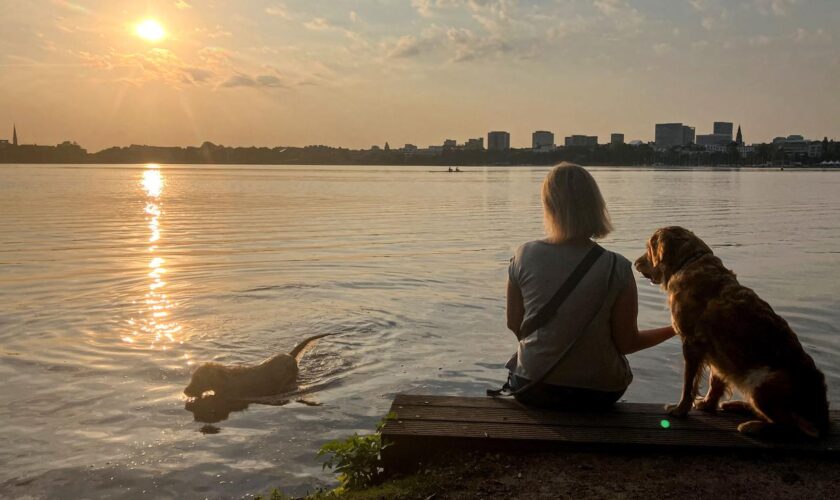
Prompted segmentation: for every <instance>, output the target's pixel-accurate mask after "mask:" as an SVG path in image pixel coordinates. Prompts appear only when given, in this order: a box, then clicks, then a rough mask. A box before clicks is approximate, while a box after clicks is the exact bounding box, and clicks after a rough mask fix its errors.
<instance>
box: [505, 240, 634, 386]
mask: <svg viewBox="0 0 840 500" xmlns="http://www.w3.org/2000/svg"><path fill="white" fill-rule="evenodd" d="M591 246H592V244H591V243H587V244H570V243H565V244H554V243H549V242H546V241H544V240H536V241H531V242H528V243H525V244H524V245H522V246H520V247H519V248H518V249H517V251H516V253H515V254H514V257H513V258H512V259H511V263H510V267H509V277H510V280H511V282H512V283H514V284H515V285H517V287H518V288H519V290H520V291H521V294H522V302H523V305H524V312H525V315H524V318H525V319H526V320H527V319H528V318H531V317H533V316H534V315H536V314H537V312H538V311H539V310H540V309H541V308H542V307H543V306H544V305H545V304H546V303H547V302H548V301H549V300H550V299H551V298H552V296H553V295H554V294H555V292H556V291H557V289H558V288H559V287H560V285H561V284H562V283H563V282H564V281H565V280H566V279H567V278H568V277H569V275H570V274H571V273H572V271H573V270H574V268H575V267H576V266H577V264H578V263H579V262H580V261H581V260H582V259H583V257H584V256H585V255H586V253H587V252H588V251H589V249H590V248H591ZM610 273H612V278H610ZM629 280H633V274H632V271H631V268H630V262H629V261H628V260H627V259H625V258H624V257H622V256H621V255H618V254H615V253H613V252H604V253H603V254H602V255H601V257H600V258H599V259H598V260H597V261H596V262H595V264H594V265H593V266H592V268H591V269H590V270H589V271H588V272H587V273H586V275H585V276H584V277H583V279H581V281H580V283H579V284H578V285H577V287H576V288H575V289H574V291H572V293H571V294H570V295H569V297H568V298H567V299H566V301H565V302H564V303H563V304H562V305H561V306H560V308H559V309H558V310H557V311H556V313H555V314H554V316H553V317H552V319H551V320H550V321H549V322H548V323H547V324H545V325H544V326H542V327H541V328H538V329H537V330H536V331H535V332H534V333H532V334H531V335H529V336H528V337H527V338H526V339H524V340H522V341H521V342H520V343H519V347H518V351H517V366H516V367H515V368H514V370H513V371H514V374H515V375H517V376H519V377H522V378H525V379H529V380H537V379H540V378H541V377H542V376H543V375H544V374H545V373H546V371H547V370H549V369H551V367H552V366H554V365H555V364H556V363H557V362H558V360H559V364H557V366H556V367H555V368H554V369H553V370H552V371H551V373H550V374H548V376H547V377H546V378H545V379H544V380H543V382H544V383H547V384H552V385H560V386H565V387H574V388H581V389H594V390H599V391H623V390H624V389H625V388H626V387H627V386H628V385H629V384H630V381H631V380H632V374H631V372H630V367H629V365H628V363H627V360H626V358H625V357H624V356H623V355H621V354H620V353H619V352H618V349H617V348H616V346H615V343H614V342H613V339H612V335H611V329H610V317H611V310H612V305H613V303H614V302H615V300H616V297H617V296H618V294H619V293H620V292H621V290H622V289H623V288H624V287H626V286H627V283H628V281H629ZM567 351H568V352H567Z"/></svg>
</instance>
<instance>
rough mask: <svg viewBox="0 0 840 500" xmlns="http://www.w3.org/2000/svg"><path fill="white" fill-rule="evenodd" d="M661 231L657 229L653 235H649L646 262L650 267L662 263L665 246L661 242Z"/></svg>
mask: <svg viewBox="0 0 840 500" xmlns="http://www.w3.org/2000/svg"><path fill="white" fill-rule="evenodd" d="M662 234H663V230H662V229H657V230H656V232H655V233H653V235H651V237H650V240H648V260H649V261H650V265H651V266H652V267H654V268H655V267H657V266H659V263H660V262H662V258H663V255H664V253H665V246H664V244H663V241H662Z"/></svg>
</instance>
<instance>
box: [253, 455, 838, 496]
mask: <svg viewBox="0 0 840 500" xmlns="http://www.w3.org/2000/svg"><path fill="white" fill-rule="evenodd" d="M838 464H840V461H838V459H836V458H830V457H828V458H824V457H819V456H803V455H784V454H780V453H766V452H761V453H747V454H744V453H740V454H737V453H731V452H729V453H727V452H715V453H699V454H693V453H673V452H671V453H661V454H654V453H650V452H648V453H632V452H624V451H618V452H611V453H605V452H594V451H558V452H552V453H487V454H479V453H465V454H464V456H461V457H450V458H449V459H448V460H446V461H440V462H433V463H430V464H427V465H426V466H425V467H421V468H420V470H419V471H418V472H417V473H415V474H411V475H405V476H394V477H391V478H388V479H386V480H385V481H384V482H382V483H381V484H379V485H377V486H374V487H371V488H367V489H364V490H358V491H346V492H342V493H339V494H337V495H335V496H329V498H343V499H350V500H355V499H374V498H376V499H379V498H381V499H386V498H387V499H412V500H413V499H418V500H422V499H429V498H434V499H435V500H438V499H452V500H455V499H484V498H513V499H518V498H521V499H523V500H524V499H535V498H536V499H556V498H574V499H581V498H583V499H589V498H592V499H601V498H681V499H690V498H697V499H700V498H708V497H716V498H720V499H726V498H762V499H771V498H832V497H834V496H836V495H837V492H838V491H840V467H838ZM275 491H276V496H274V497H271V496H270V495H268V496H260V497H259V498H265V499H268V498H291V497H289V496H281V495H283V494H282V488H280V489H278V490H275ZM327 495H329V493H326V492H324V491H320V492H315V493H312V494H310V495H307V496H304V497H301V498H305V499H313V498H324V497H326V496H327Z"/></svg>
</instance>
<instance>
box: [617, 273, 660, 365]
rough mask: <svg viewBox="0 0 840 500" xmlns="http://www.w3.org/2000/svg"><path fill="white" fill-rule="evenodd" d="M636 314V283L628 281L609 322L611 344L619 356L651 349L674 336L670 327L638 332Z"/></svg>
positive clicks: (637, 305)
mask: <svg viewBox="0 0 840 500" xmlns="http://www.w3.org/2000/svg"><path fill="white" fill-rule="evenodd" d="M638 314H639V295H638V291H637V290H636V282H635V281H634V280H629V283H628V284H627V286H626V287H624V290H622V291H621V293H620V294H619V295H618V298H617V299H616V301H615V304H614V305H613V309H612V317H611V320H610V328H611V329H612V338H613V342H615V346H616V347H617V348H618V352H620V353H621V354H630V353H634V352H636V351H641V350H643V349H647V348H648V347H653V346H655V345H658V344H661V343H662V342H665V341H666V340H668V339H670V338H671V337H673V336H674V335H675V332H674V328H673V327H671V326H666V327H664V328H656V329H654V330H642V331H639V326H638V324H637V323H636V318H637V316H638Z"/></svg>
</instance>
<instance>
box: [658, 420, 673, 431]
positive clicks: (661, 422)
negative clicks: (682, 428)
mask: <svg viewBox="0 0 840 500" xmlns="http://www.w3.org/2000/svg"><path fill="white" fill-rule="evenodd" d="M659 425H661V426H662V428H663V429H667V428H668V427H671V422H669V421H667V420H662V421H660V422H659Z"/></svg>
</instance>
